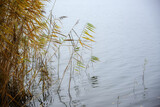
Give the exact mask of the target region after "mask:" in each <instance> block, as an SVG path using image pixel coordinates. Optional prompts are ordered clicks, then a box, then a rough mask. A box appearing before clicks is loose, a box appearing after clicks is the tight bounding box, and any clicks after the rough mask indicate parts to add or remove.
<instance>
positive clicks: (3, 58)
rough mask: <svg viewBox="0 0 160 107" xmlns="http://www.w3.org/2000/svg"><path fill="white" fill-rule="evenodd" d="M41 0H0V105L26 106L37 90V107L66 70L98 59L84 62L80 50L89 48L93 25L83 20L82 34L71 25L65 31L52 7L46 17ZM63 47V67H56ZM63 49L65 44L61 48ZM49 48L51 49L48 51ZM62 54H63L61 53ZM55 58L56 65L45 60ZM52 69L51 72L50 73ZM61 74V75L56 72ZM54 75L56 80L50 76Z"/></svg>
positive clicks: (83, 67)
mask: <svg viewBox="0 0 160 107" xmlns="http://www.w3.org/2000/svg"><path fill="white" fill-rule="evenodd" d="M44 2H48V0H1V1H0V104H1V107H9V106H10V107H26V106H29V103H30V102H31V101H32V100H33V98H34V97H35V94H34V91H33V90H34V89H35V87H36V88H37V89H38V90H41V93H40V94H41V95H42V99H40V98H39V99H37V100H38V101H39V102H40V104H41V106H43V101H44V100H45V99H46V97H47V94H46V90H47V89H49V88H50V87H51V86H52V85H54V83H55V82H57V81H58V89H57V91H58V92H59V90H60V87H61V83H62V81H63V78H64V76H65V74H66V72H69V74H70V77H69V80H68V81H69V86H68V92H70V85H71V80H72V79H71V77H72V75H73V74H74V73H75V72H80V71H81V70H83V71H86V69H87V68H88V67H89V64H90V63H92V62H96V61H98V60H99V59H98V58H97V57H95V56H91V58H90V60H89V61H87V62H88V63H87V64H84V62H85V61H84V59H83V55H81V51H82V50H84V49H86V50H91V48H92V46H91V45H90V43H91V42H95V41H94V36H93V34H94V33H95V27H94V26H93V25H92V24H90V23H87V24H86V25H85V26H84V29H83V31H82V33H81V34H80V35H79V34H77V33H76V30H75V26H76V25H77V24H78V21H77V22H76V23H75V25H73V28H72V29H71V30H70V32H69V33H68V34H63V32H61V23H62V22H61V20H63V19H64V18H66V16H62V17H59V18H55V17H53V16H54V15H53V14H52V10H51V11H50V15H49V16H48V17H46V16H45V15H44V14H45V11H44V7H45V4H44ZM64 46H67V48H68V49H69V51H70V53H69V54H68V55H69V56H68V57H69V61H68V63H67V65H66V67H65V70H64V71H62V70H60V69H59V68H60V66H59V65H60V57H61V56H60V55H61V51H60V49H61V48H63V47H64ZM65 48H66V47H65ZM50 50H52V51H51V52H52V53H51V52H50ZM62 54H65V53H62ZM52 59H55V60H54V62H56V63H57V65H56V67H54V68H53V69H54V70H53V69H51V67H50V66H49V63H50V62H51V61H52ZM53 71H54V72H55V74H53ZM60 73H62V75H60ZM51 74H53V75H58V77H57V79H56V80H53V79H52V75H51Z"/></svg>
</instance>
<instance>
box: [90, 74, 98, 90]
mask: <svg viewBox="0 0 160 107" xmlns="http://www.w3.org/2000/svg"><path fill="white" fill-rule="evenodd" d="M90 82H91V86H92V88H96V87H98V84H99V83H98V76H92V77H91V78H90Z"/></svg>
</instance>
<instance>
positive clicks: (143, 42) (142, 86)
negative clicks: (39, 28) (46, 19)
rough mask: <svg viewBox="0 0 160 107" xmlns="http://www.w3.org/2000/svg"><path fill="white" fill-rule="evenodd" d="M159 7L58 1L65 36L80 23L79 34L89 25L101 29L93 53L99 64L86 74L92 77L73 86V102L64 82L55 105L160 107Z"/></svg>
mask: <svg viewBox="0 0 160 107" xmlns="http://www.w3.org/2000/svg"><path fill="white" fill-rule="evenodd" d="M51 4H53V2H51V3H50V5H49V6H51ZM159 4H160V2H159V1H158V0H98V1H97V0H57V2H56V5H55V7H54V13H55V14H56V16H57V17H60V16H68V18H67V19H64V20H63V26H64V29H63V30H64V32H66V33H67V32H68V31H69V30H70V29H71V27H72V26H73V24H74V23H75V22H76V21H77V20H78V19H80V23H79V25H78V26H79V27H77V32H81V30H82V28H83V25H84V24H85V23H86V22H90V23H92V24H94V25H95V26H96V34H95V38H96V43H95V44H94V46H93V47H94V49H93V54H94V55H95V56H97V57H99V59H100V62H98V63H96V64H94V70H93V69H89V71H87V72H88V73H89V74H90V76H89V78H88V77H85V76H81V77H79V78H76V79H77V80H75V81H77V82H72V88H71V97H70V96H68V91H67V88H65V87H67V84H68V82H66V83H65V82H64V85H63V86H62V89H61V92H60V94H59V93H58V94H57V93H56V92H54V93H53V98H54V101H53V103H52V104H51V105H50V106H51V107H53V106H55V107H159V106H160V90H159V89H160V85H159V82H160V21H159V18H160V14H159V9H160V8H159ZM66 62H67V61H66ZM62 65H63V64H62ZM143 71H144V81H143V78H142V77H143Z"/></svg>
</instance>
